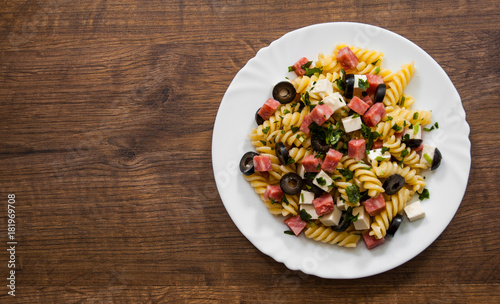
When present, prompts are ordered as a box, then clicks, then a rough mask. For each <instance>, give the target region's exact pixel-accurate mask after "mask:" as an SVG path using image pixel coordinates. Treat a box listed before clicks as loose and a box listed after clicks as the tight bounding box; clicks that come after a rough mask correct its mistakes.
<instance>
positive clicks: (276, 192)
mask: <svg viewBox="0 0 500 304" xmlns="http://www.w3.org/2000/svg"><path fill="white" fill-rule="evenodd" d="M282 198H283V190H281V187H280V186H279V185H267V188H266V192H264V199H265V200H266V201H270V200H271V199H272V200H274V201H276V202H279V201H281V199H282Z"/></svg>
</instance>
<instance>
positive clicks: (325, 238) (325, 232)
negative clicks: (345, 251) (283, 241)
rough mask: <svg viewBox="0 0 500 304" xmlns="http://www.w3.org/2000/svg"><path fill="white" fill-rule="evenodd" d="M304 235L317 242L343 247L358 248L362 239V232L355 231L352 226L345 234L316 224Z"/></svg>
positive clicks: (318, 223)
mask: <svg viewBox="0 0 500 304" xmlns="http://www.w3.org/2000/svg"><path fill="white" fill-rule="evenodd" d="M304 233H305V235H306V237H307V238H310V239H313V240H315V241H318V242H323V243H329V244H336V245H338V246H343V247H356V245H357V243H358V241H359V240H360V239H361V234H360V232H359V231H355V230H354V228H353V226H352V225H351V227H349V228H348V229H347V230H346V231H344V232H336V231H333V230H332V228H330V227H326V226H324V225H323V224H321V223H320V222H316V223H315V224H314V225H313V226H312V227H311V226H309V227H307V229H306V230H305V232H304Z"/></svg>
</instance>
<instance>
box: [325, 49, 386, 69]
mask: <svg viewBox="0 0 500 304" xmlns="http://www.w3.org/2000/svg"><path fill="white" fill-rule="evenodd" d="M346 46H348V47H349V48H350V49H351V50H352V52H353V53H354V55H356V57H357V58H358V62H364V63H365V64H366V65H368V64H373V65H375V64H380V62H382V61H383V60H384V53H382V52H378V51H374V50H368V49H362V48H359V47H355V46H350V45H347V44H344V43H341V44H338V45H337V46H336V47H335V51H334V55H335V57H336V56H337V53H338V50H340V49H341V48H344V47H346ZM358 70H359V69H358Z"/></svg>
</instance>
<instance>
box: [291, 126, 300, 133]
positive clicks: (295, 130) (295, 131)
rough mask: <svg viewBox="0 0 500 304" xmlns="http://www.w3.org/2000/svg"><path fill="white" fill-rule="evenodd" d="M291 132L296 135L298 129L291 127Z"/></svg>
mask: <svg viewBox="0 0 500 304" xmlns="http://www.w3.org/2000/svg"><path fill="white" fill-rule="evenodd" d="M291 129H292V132H293V133H297V131H298V130H300V127H292V128H291Z"/></svg>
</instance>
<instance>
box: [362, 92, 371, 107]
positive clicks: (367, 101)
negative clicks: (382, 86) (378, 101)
mask: <svg viewBox="0 0 500 304" xmlns="http://www.w3.org/2000/svg"><path fill="white" fill-rule="evenodd" d="M363 101H364V102H365V103H366V104H367V105H368V106H369V107H371V106H373V100H372V99H371V98H370V96H369V95H366V96H365V97H363Z"/></svg>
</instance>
